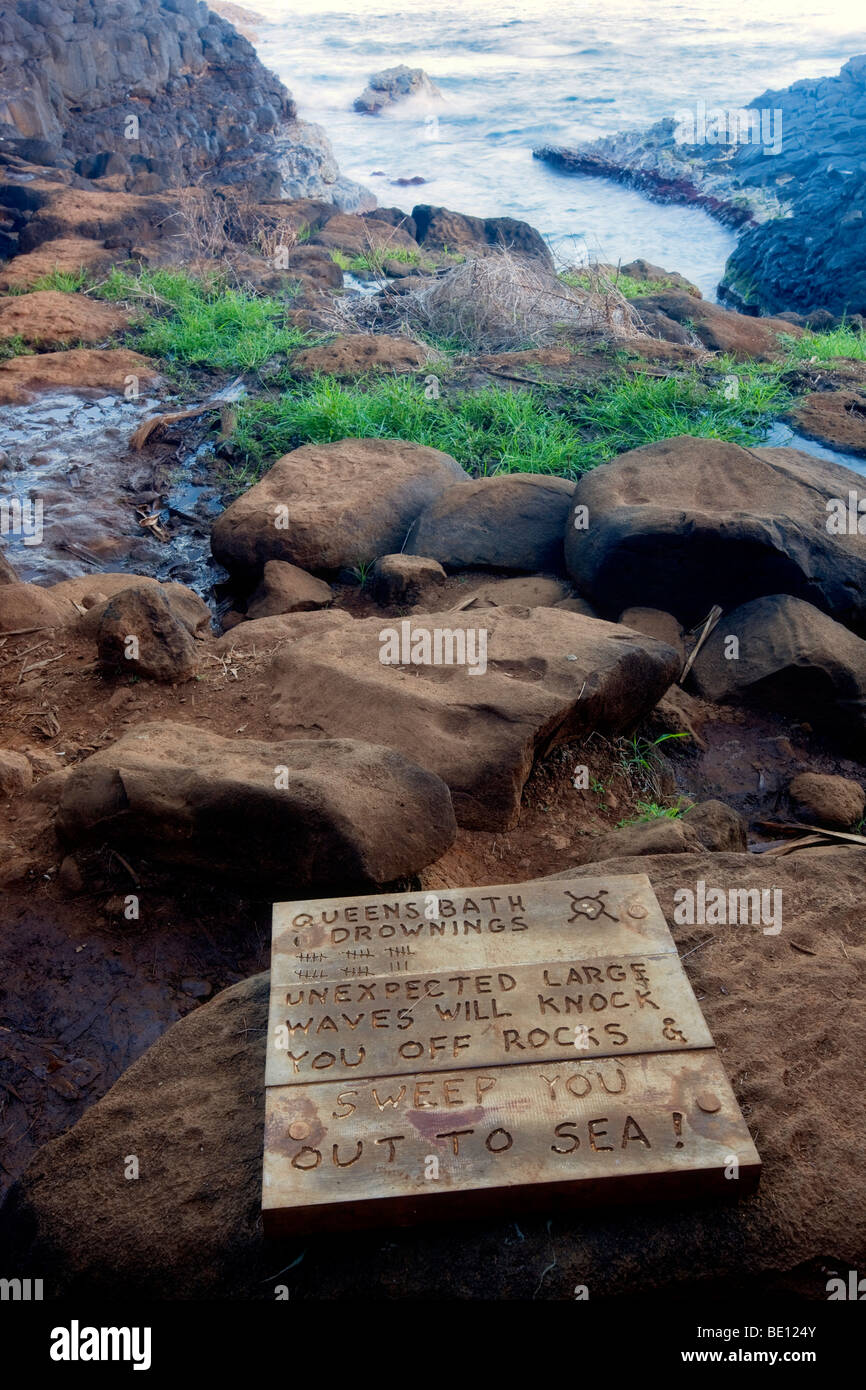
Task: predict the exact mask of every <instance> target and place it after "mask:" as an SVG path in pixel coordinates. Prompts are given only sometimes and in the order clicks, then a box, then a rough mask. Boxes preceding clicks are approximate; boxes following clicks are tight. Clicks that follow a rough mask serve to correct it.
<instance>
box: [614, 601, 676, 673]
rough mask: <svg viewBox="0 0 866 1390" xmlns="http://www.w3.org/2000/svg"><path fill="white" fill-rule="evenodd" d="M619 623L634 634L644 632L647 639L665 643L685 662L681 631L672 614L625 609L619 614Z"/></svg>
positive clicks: (644, 609) (643, 609)
mask: <svg viewBox="0 0 866 1390" xmlns="http://www.w3.org/2000/svg"><path fill="white" fill-rule="evenodd" d="M619 621H620V622H621V623H622V625H623V627H630V628H632V630H633V631H634V632H645V633H646V634H647V636H648V637H657V638H658V640H659V641H660V642H667V644H668V646H669V647H673V648H674V649H675V650H676V651H678V652H679V654H680V656H681V657H682V659H683V661H685V656H686V650H685V641H684V637H683V630H682V627H681V626H680V624H679V623H678V622H677V620H676V618H675V617H674V615H673V613H665V612H664V611H663V610H662V609H661V608H626V610H625V611H624V612H623V613H620V615H619Z"/></svg>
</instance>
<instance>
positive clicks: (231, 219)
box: [174, 185, 300, 269]
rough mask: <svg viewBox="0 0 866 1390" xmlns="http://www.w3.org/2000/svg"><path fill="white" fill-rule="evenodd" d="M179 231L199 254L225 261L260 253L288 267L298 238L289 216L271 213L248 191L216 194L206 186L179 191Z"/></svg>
mask: <svg viewBox="0 0 866 1390" xmlns="http://www.w3.org/2000/svg"><path fill="white" fill-rule="evenodd" d="M175 200H176V213H175V217H174V229H175V231H176V234H178V235H179V236H181V237H182V238H183V241H184V243H185V244H186V245H187V246H188V247H189V249H190V251H191V252H192V254H193V255H194V257H195V258H197V259H201V260H213V261H224V262H225V263H226V265H227V266H231V265H232V264H233V262H234V261H236V260H237V258H238V257H239V256H244V255H246V256H249V255H258V256H261V257H263V258H264V259H265V260H268V261H271V262H272V264H274V265H277V264H278V263H281V262H282V263H281V265H280V268H282V269H287V268H288V262H289V260H290V258H291V253H292V251H293V250H294V249H295V247H296V246H297V244H298V241H299V239H300V238H299V235H298V228H297V227H295V226H294V225H293V223H292V222H291V221H290V220H289V219H288V218H285V217H282V218H281V217H278V216H276V215H268V213H267V212H266V211H264V210H263V209H262V207H261V204H259V203H256V202H255V200H254V199H252V198H251V197H250V196H249V195H248V194H247V193H246V192H245V191H244V190H243V189H229V188H226V189H221V190H220V191H219V193H215V192H213V191H212V190H210V189H207V188H202V187H201V186H198V185H196V186H193V187H190V188H179V189H176V190H175Z"/></svg>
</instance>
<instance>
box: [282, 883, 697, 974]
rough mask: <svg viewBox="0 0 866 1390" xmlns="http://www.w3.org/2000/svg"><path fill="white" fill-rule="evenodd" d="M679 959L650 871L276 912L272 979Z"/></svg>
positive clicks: (330, 901) (304, 905)
mask: <svg viewBox="0 0 866 1390" xmlns="http://www.w3.org/2000/svg"><path fill="white" fill-rule="evenodd" d="M647 952H654V953H659V952H664V953H667V954H671V955H675V954H676V946H675V945H674V942H673V940H672V938H671V934H670V932H669V930H668V926H667V923H666V921H665V919H664V916H663V915H662V911H661V909H660V907H659V905H658V903H657V902H656V899H655V895H654V894H653V892H652V889H651V888H650V882H649V879H648V878H647V877H646V875H645V874H632V875H629V876H628V877H618V878H591V879H589V878H580V877H575V878H574V879H568V880H551V881H544V880H539V881H537V882H534V883H509V884H499V885H494V886H493V887H486V888H460V889H453V890H451V891H449V892H447V893H395V894H389V895H388V896H387V897H385V896H382V897H378V896H377V897H371V896H368V897H359V898H326V899H319V900H317V901H311V902H296V903H278V904H277V905H276V907H275V908H274V917H273V945H272V954H271V981H272V983H273V984H294V983H296V982H297V981H307V982H309V983H312V982H314V981H316V980H340V979H357V978H362V977H366V976H368V975H392V974H398V973H406V972H411V973H413V974H414V973H417V972H418V971H428V972H429V971H436V970H438V969H439V968H440V967H441V965H442V963H443V961H445V960H447V961H449V962H450V963H452V964H453V965H455V966H457V965H461V966H463V967H464V968H469V969H479V970H480V969H482V968H483V967H484V966H486V965H490V966H496V967H502V968H505V967H507V966H509V965H520V964H525V963H528V962H531V961H556V960H568V959H570V958H571V957H573V956H575V955H579V956H583V957H585V958H586V959H588V960H592V959H595V958H596V957H599V956H605V955H644V954H646V953H647Z"/></svg>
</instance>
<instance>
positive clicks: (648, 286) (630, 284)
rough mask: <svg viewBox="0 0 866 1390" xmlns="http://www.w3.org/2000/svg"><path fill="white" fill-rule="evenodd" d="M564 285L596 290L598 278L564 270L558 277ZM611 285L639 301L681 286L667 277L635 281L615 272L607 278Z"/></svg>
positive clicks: (577, 271)
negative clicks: (643, 297)
mask: <svg viewBox="0 0 866 1390" xmlns="http://www.w3.org/2000/svg"><path fill="white" fill-rule="evenodd" d="M558 278H559V279H560V280H561V281H562V283H563V284H564V285H571V287H572V289H576V290H595V289H597V288H598V276H597V275H593V274H592V273H591V272H590V271H588V270H586V271H580V270H563V271H560V273H559V277H558ZM607 278H608V279H609V280H610V282H611V284H613V285H615V286H616V288H617V289H618V290H619V292H620V294H621V295H624V297H625V298H626V299H639V298H640V297H641V296H642V295H645V294H661V293H662V291H663V290H673V289H679V288H681V286H678V285H677V284H676V281H674V280H670V279H668V278H667V277H666V278H665V279H663V280H635V278H634V276H632V275H623V274H622V272H620V273H619V274H618V275H617V274H616V273H615V272H614V273H613V274H611V275H609V276H608V277H607Z"/></svg>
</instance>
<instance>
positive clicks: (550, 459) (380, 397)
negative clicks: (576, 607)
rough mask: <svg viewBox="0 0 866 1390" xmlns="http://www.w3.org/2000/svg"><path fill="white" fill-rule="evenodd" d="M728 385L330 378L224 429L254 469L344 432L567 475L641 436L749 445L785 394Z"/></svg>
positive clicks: (774, 384)
mask: <svg viewBox="0 0 866 1390" xmlns="http://www.w3.org/2000/svg"><path fill="white" fill-rule="evenodd" d="M726 391H727V392H728V393H730V391H731V386H730V381H727V383H726V382H723V381H719V382H715V381H713V382H711V383H707V382H704V381H702V380H701V379H700V378H699V377H698V375H697V374H687V375H685V376H680V377H666V378H656V377H650V376H644V375H637V376H634V377H619V378H614V379H612V380H611V381H610V382H607V383H602V384H600V385H597V386H595V387H594V388H593V389H592V390H591V391H589V390H579V389H574V388H571V389H563V388H551V387H543V386H539V387H537V388H536V387H532V388H527V389H525V390H521V391H508V390H505V389H503V388H502V387H498V386H487V387H485V388H484V389H482V390H480V391H474V392H469V391H464V392H458V391H453V392H446V393H443V394H441V395H440V396H439V398H438V399H433V400H428V399H427V397H426V395H425V390H424V383H423V381H422V380H417V379H415V378H412V377H397V378H393V377H389V378H383V379H374V378H371V379H369V380H366V381H360V382H356V383H353V384H351V385H348V384H345V383H342V382H338V381H336V380H335V379H334V378H332V377H319V378H317V379H316V380H314V381H312V382H310V383H303V384H295V385H292V386H290V387H289V389H287V390H286V391H285V392H284V393H283V394H282V395H280V396H269V397H260V398H259V399H257V400H253V401H249V402H245V403H243V404H242V405H241V406H240V407H239V411H238V425H237V431H236V434H235V436H234V443H235V445H236V446H237V448H238V450H239V453H240V456H241V457H242V458H243V460H244V462H245V464H246V465H247V468H250V469H252V470H253V472H255V471H256V470H260V469H262V468H264V467H266V466H267V465H268V463H269V462H270V461H271V460H272V459H274V458H276V457H278V456H279V455H280V454H284V453H287V452H288V451H289V450H290V449H295V448H297V447H298V446H299V445H301V444H306V443H331V442H334V441H335V440H338V439H345V438H365V439H370V438H374V439H375V438H382V439H406V440H411V441H412V442H414V443H416V444H427V445H429V446H431V447H432V448H434V449H441V450H443V451H444V452H445V453H448V454H451V455H452V456H453V457H454V458H456V459H457V461H458V462H459V463H461V464H462V465H463V467H464V468H466V469H467V471H469V472H471V473H472V474H473V475H475V476H476V477H481V476H485V475H489V474H492V473H550V474H555V475H557V476H560V477H565V478H577V477H579V476H580V474H581V473H583V472H585V471H586V469H588V468H592V467H594V466H595V465H596V464H598V463H603V462H605V461H606V460H607V459H610V458H613V457H614V456H615V455H616V454H620V453H624V452H625V451H626V450H627V449H633V448H636V447H637V446H638V445H641V444H649V443H653V442H654V441H656V440H659V439H667V438H670V437H671V436H672V435H677V434H691V435H696V436H700V437H703V438H712V439H725V440H730V441H732V442H734V443H737V444H755V443H758V442H760V440H761V439H763V437H764V434H765V432H766V429H767V428H768V426H769V424H770V423H771V421H772V419H773V418H775V416H776V415H777V414H778V413H779V411H780V410H781V409H782V408H783V406H784V404H786V403H787V401H788V399H789V397H788V394H787V392H786V390H785V387H784V386H783V384H782V383H781V382H780V381H779V380H778V379H777V378H776V377H775V376H774V377H770V378H769V379H767V380H766V381H765V380H763V379H762V378H760V377H759V376H758V375H757V374H753V375H750V374H749V373H748V372H747V371H741V375H740V376H739V377H738V378H737V392H736V395H735V396H733V397H732V398H729V396H728V395H726Z"/></svg>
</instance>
